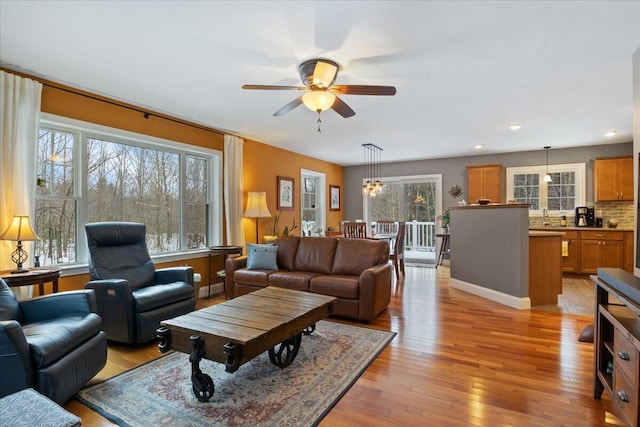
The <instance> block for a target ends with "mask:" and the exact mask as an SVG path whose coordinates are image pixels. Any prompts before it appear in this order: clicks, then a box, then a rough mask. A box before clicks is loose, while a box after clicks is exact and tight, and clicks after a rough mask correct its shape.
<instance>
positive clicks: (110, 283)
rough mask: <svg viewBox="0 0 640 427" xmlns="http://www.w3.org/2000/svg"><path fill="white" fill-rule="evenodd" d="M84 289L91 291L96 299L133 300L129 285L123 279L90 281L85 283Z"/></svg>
mask: <svg viewBox="0 0 640 427" xmlns="http://www.w3.org/2000/svg"><path fill="white" fill-rule="evenodd" d="M84 287H85V289H93V290H94V292H95V293H96V298H97V299H100V298H114V297H118V298H120V299H122V300H125V301H132V300H133V295H132V293H131V285H130V284H129V281H128V280H125V279H102V280H92V281H90V282H87V283H85V285H84Z"/></svg>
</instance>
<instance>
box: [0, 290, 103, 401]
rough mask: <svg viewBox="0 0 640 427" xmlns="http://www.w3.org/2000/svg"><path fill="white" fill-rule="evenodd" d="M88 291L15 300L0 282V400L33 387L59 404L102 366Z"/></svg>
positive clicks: (98, 332) (99, 337) (98, 328)
mask: <svg viewBox="0 0 640 427" xmlns="http://www.w3.org/2000/svg"><path fill="white" fill-rule="evenodd" d="M101 328H102V320H101V319H100V317H99V316H98V315H97V314H96V300H95V295H94V293H93V291H89V290H83V291H72V292H61V293H57V294H50V295H44V296H41V297H37V298H33V299H29V300H24V301H17V300H16V297H15V295H14V294H13V292H11V289H10V288H9V286H7V284H6V283H5V282H4V281H3V280H2V279H0V397H3V396H6V395H9V394H12V393H15V392H17V391H20V390H22V389H25V388H34V389H36V390H38V391H39V392H40V393H41V394H43V395H45V396H47V397H49V398H50V399H51V400H54V401H55V402H57V403H59V404H63V403H64V402H66V401H67V400H69V398H71V396H73V395H74V394H75V393H76V392H77V391H78V390H80V389H81V388H82V387H83V386H84V385H85V384H86V383H87V382H88V381H89V380H90V379H91V378H93V377H94V376H95V375H96V374H97V373H98V372H100V370H101V369H102V368H103V367H104V365H105V364H106V363H107V337H106V335H105V333H104V332H103V331H102V330H101Z"/></svg>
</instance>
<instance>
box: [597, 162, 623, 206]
mask: <svg viewBox="0 0 640 427" xmlns="http://www.w3.org/2000/svg"><path fill="white" fill-rule="evenodd" d="M593 192H594V195H595V196H594V198H595V201H596V202H602V201H612V200H627V201H633V157H631V156H629V157H611V158H606V159H595V160H594V161H593Z"/></svg>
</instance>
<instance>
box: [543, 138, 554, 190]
mask: <svg viewBox="0 0 640 427" xmlns="http://www.w3.org/2000/svg"><path fill="white" fill-rule="evenodd" d="M549 148H551V146H549V145H547V146H546V147H544V149H545V151H546V152H547V174H546V175H545V176H544V179H543V181H544V182H546V183H550V182H553V180H552V179H551V175H549Z"/></svg>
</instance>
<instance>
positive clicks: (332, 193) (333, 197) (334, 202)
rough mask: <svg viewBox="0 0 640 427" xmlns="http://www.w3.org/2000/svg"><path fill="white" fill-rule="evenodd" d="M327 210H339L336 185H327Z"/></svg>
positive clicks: (338, 194) (337, 187)
mask: <svg viewBox="0 0 640 427" xmlns="http://www.w3.org/2000/svg"><path fill="white" fill-rule="evenodd" d="M329 200H330V202H329V210H330V211H339V210H340V186H338V185H329Z"/></svg>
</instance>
